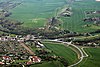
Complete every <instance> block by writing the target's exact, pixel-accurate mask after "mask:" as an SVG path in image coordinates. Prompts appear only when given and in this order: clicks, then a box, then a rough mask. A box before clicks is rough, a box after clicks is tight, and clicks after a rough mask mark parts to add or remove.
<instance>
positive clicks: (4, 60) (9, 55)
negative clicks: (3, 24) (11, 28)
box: [0, 35, 45, 65]
mask: <svg viewBox="0 0 100 67" xmlns="http://www.w3.org/2000/svg"><path fill="white" fill-rule="evenodd" d="M29 40H31V41H34V40H35V37H34V36H33V35H32V36H31V35H27V36H26V37H22V36H15V37H10V36H3V37H0V48H1V49H0V64H3V65H4V64H5V65H6V64H7V65H9V64H11V63H14V62H15V60H28V59H29V62H27V63H26V64H32V63H36V62H40V61H41V59H40V58H39V57H37V56H35V54H34V52H33V51H32V50H31V49H30V48H29V47H28V45H25V44H24V42H25V41H29ZM21 43H22V44H21ZM34 43H35V47H36V48H44V47H45V46H44V45H43V44H41V43H40V42H39V41H36V40H35V41H34ZM20 44H21V45H20Z"/></svg>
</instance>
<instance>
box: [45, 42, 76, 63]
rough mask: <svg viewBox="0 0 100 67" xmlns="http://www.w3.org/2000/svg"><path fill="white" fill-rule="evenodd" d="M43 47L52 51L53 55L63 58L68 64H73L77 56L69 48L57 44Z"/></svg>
mask: <svg viewBox="0 0 100 67" xmlns="http://www.w3.org/2000/svg"><path fill="white" fill-rule="evenodd" d="M44 44H45V46H46V47H47V48H48V49H50V50H52V51H53V52H54V54H56V55H58V56H62V57H64V58H65V59H66V60H67V61H68V63H69V64H72V63H75V61H76V60H77V55H76V53H75V52H74V51H72V50H71V49H70V48H69V47H65V46H64V45H61V44H57V43H44Z"/></svg>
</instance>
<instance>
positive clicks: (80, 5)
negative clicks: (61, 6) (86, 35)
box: [62, 0, 100, 32]
mask: <svg viewBox="0 0 100 67" xmlns="http://www.w3.org/2000/svg"><path fill="white" fill-rule="evenodd" d="M71 6H72V8H73V10H72V11H73V15H72V16H71V17H70V18H62V20H63V21H64V24H63V27H64V28H65V29H69V30H72V31H77V32H88V31H93V30H95V29H100V27H97V26H92V27H86V28H83V27H82V26H84V25H86V24H91V22H83V21H82V20H83V18H85V14H84V11H92V10H99V7H100V3H99V2H96V1H95V0H82V1H80V2H74V3H73V5H71Z"/></svg>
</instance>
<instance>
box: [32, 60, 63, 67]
mask: <svg viewBox="0 0 100 67" xmlns="http://www.w3.org/2000/svg"><path fill="white" fill-rule="evenodd" d="M30 67H64V66H63V65H62V64H61V63H60V62H58V61H50V62H44V63H42V64H35V65H32V66H30Z"/></svg>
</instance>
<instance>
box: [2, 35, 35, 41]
mask: <svg viewBox="0 0 100 67" xmlns="http://www.w3.org/2000/svg"><path fill="white" fill-rule="evenodd" d="M35 38H36V37H34V36H33V35H27V36H24V37H22V36H20V35H19V36H18V35H16V36H14V37H11V36H2V37H0V41H25V40H26V41H27V40H34V39H35Z"/></svg>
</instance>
